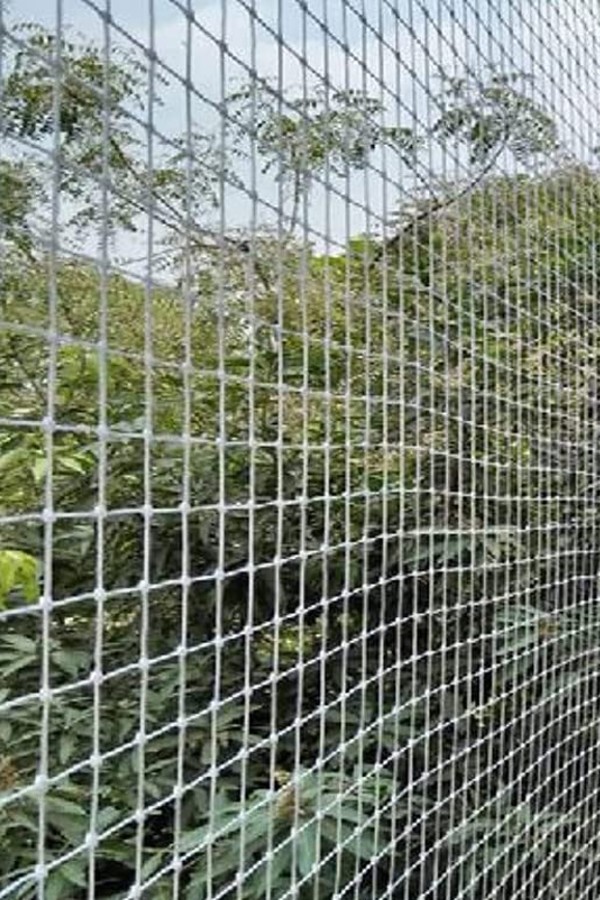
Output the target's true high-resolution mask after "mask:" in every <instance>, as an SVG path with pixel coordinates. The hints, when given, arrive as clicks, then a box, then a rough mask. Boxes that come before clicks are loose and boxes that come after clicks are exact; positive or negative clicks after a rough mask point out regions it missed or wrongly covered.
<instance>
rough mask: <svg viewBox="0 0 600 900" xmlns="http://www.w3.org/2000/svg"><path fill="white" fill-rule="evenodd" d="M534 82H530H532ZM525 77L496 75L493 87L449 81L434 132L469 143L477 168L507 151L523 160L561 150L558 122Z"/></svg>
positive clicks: (472, 160) (458, 79)
mask: <svg viewBox="0 0 600 900" xmlns="http://www.w3.org/2000/svg"><path fill="white" fill-rule="evenodd" d="M529 80H530V79H529ZM527 82H528V79H525V78H524V77H523V76H522V75H519V74H513V75H504V74H502V75H493V76H491V78H490V80H489V82H486V83H483V84H482V83H481V82H479V81H477V82H475V81H472V80H469V79H466V78H453V79H450V83H449V86H448V88H447V90H446V94H445V98H444V99H445V103H444V111H443V113H442V115H441V116H440V117H439V119H438V121H437V122H436V123H435V126H434V129H433V130H434V133H436V134H439V135H440V136H441V137H442V138H445V139H455V140H458V141H459V142H461V143H463V144H465V145H466V146H467V148H468V150H469V157H470V161H471V162H472V163H480V164H481V163H489V161H490V159H491V158H493V157H494V156H497V155H498V153H500V152H501V151H503V150H506V151H508V152H509V153H512V154H513V156H514V157H515V158H516V159H517V160H518V161H523V160H529V161H530V160H531V159H532V157H535V155H536V154H540V153H542V154H545V155H546V156H548V155H550V154H551V153H552V151H554V150H556V149H557V148H558V139H557V130H556V123H555V122H554V120H553V118H552V116H550V115H549V114H548V113H547V112H546V110H544V109H543V108H542V107H541V106H540V104H539V103H537V102H536V101H535V100H534V99H532V98H531V97H529V96H527V87H528V84H527Z"/></svg>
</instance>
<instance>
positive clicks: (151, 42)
mask: <svg viewBox="0 0 600 900" xmlns="http://www.w3.org/2000/svg"><path fill="white" fill-rule="evenodd" d="M0 2H2V0H0ZM58 10H60V15H61V17H62V22H63V23H64V25H67V24H68V25H69V26H71V27H72V28H73V30H74V31H75V32H80V33H82V34H84V35H85V36H86V37H87V38H91V39H94V40H97V41H98V42H99V43H102V41H103V40H104V36H105V31H104V30H103V27H104V26H103V21H104V20H103V15H104V14H105V12H106V11H107V10H110V14H111V16H112V21H113V23H114V26H113V27H112V28H111V40H112V41H113V43H114V44H115V45H117V44H118V45H120V46H122V47H129V48H130V49H134V48H136V47H137V48H138V49H139V48H144V47H150V46H153V47H154V50H155V52H156V59H157V61H158V63H157V66H158V69H157V71H159V72H162V74H163V75H164V76H165V78H166V79H167V80H168V81H169V84H168V85H163V84H161V85H159V86H158V90H159V92H160V95H161V99H162V105H161V107H160V108H157V110H156V114H155V123H156V127H157V128H158V129H159V130H160V131H161V132H163V133H164V134H167V135H173V136H175V135H177V134H181V133H183V131H184V129H185V122H186V117H185V112H186V93H187V92H188V91H191V94H192V97H191V99H192V102H191V107H192V116H193V118H194V121H195V123H196V125H197V127H199V128H201V129H203V130H206V131H211V130H213V129H214V128H216V127H217V126H218V116H217V114H216V112H215V104H216V103H218V102H219V100H220V99H221V97H222V93H223V86H224V85H225V86H226V89H227V88H232V87H235V86H236V85H238V84H240V83H243V82H245V81H247V80H248V77H249V75H251V74H252V73H255V75H256V76H257V77H259V78H266V79H271V80H272V83H273V84H276V85H279V86H281V88H282V89H286V90H293V89H301V88H302V85H303V84H305V85H306V87H307V89H308V90H309V91H310V89H311V88H314V87H315V86H316V85H318V84H319V83H322V81H323V78H324V77H325V78H327V79H328V80H329V82H330V83H331V84H332V85H334V86H338V87H340V88H348V87H352V88H358V89H361V90H365V91H367V92H369V93H370V94H372V95H373V96H375V97H378V98H380V99H381V100H382V101H383V103H384V104H385V106H386V108H387V116H388V119H387V121H388V122H390V123H391V122H394V123H400V124H406V125H408V124H411V123H414V122H415V121H418V122H421V123H427V122H428V121H431V120H432V118H433V117H434V115H435V112H436V102H437V98H439V95H440V87H441V84H442V76H443V75H444V74H446V75H452V76H461V75H464V74H465V73H466V72H469V73H471V74H472V75H475V76H476V77H481V78H484V77H485V76H486V74H489V72H490V71H494V72H499V71H504V72H512V71H516V70H519V71H524V72H527V73H529V74H531V75H532V76H533V78H532V86H531V88H530V90H531V91H532V92H533V96H534V97H535V98H536V99H537V100H538V101H539V102H541V103H542V104H543V105H544V106H545V108H547V109H548V110H550V111H551V112H552V114H553V115H554V117H555V118H556V120H557V122H558V125H559V130H560V134H561V138H562V139H563V141H564V143H565V144H566V145H567V146H568V148H569V149H570V150H571V151H572V152H573V153H574V154H575V155H576V156H578V157H579V158H582V159H589V158H590V153H591V149H592V148H593V147H595V146H596V145H597V144H600V116H599V112H600V17H599V16H598V15H597V0H305V2H304V3H301V2H300V0H12V4H11V13H12V15H11V18H12V19H13V20H15V19H19V20H31V21H36V22H40V23H42V24H44V25H47V26H48V27H50V28H55V27H56V21H57V11H58ZM190 12H191V13H193V18H192V17H191V16H189V15H188V14H189V13H190ZM223 47H224V48H225V50H224V52H222V48H223ZM188 51H189V53H188ZM188 58H189V60H190V62H191V84H189V85H187V86H186V83H185V79H186V61H187V60H188ZM397 162H398V161H397V160H395V159H389V157H387V167H388V169H389V171H388V172H386V173H384V174H383V175H382V174H381V173H378V172H376V171H370V172H368V173H367V174H366V175H365V174H356V175H355V176H354V177H353V178H352V179H351V181H350V183H349V184H346V185H338V186H337V187H338V191H339V194H340V195H341V196H338V195H336V194H335V192H332V191H331V190H330V191H327V190H325V189H319V186H318V185H317V186H316V187H315V188H314V189H313V192H312V195H311V202H310V211H309V218H310V226H311V228H312V229H314V232H315V233H316V234H320V235H322V236H325V235H326V234H329V236H330V237H332V238H333V240H334V241H343V240H344V236H345V232H346V230H347V222H348V221H349V223H350V226H349V230H350V232H351V233H360V232H363V231H364V230H365V229H369V230H374V231H377V230H381V227H382V224H383V216H384V213H390V212H392V211H393V210H394V209H395V208H397V206H398V204H399V203H400V202H401V200H402V196H401V194H402V191H401V190H400V188H399V183H400V182H401V181H402V179H403V178H404V177H407V176H405V175H403V172H402V169H401V167H400V166H399V165H397ZM433 162H434V163H435V160H434V161H433ZM457 165H460V163H457ZM374 168H375V167H374ZM377 168H379V166H377ZM390 173H391V174H390ZM242 174H244V173H242ZM449 174H452V173H451V172H450V173H449ZM386 175H387V177H386ZM407 183H408V182H407ZM394 185H395V186H394ZM257 190H258V193H259V195H260V196H261V197H262V198H264V199H266V200H267V202H268V203H273V204H275V205H276V204H277V193H276V188H275V186H274V185H273V183H272V180H271V179H269V178H266V177H259V179H258V182H257ZM344 194H349V195H350V196H351V199H352V201H353V203H352V205H351V208H348V204H347V203H346V202H345V198H344ZM367 211H368V212H367ZM249 214H250V204H249V201H248V198H247V197H245V196H244V194H243V193H240V192H239V191H238V192H236V191H230V192H229V193H228V195H227V199H226V209H225V213H224V215H225V220H226V222H227V224H232V225H239V226H243V225H244V224H245V223H247V221H248V217H249ZM265 215H266V216H267V218H268V213H265ZM140 247H141V245H140ZM140 247H137V246H136V241H135V239H133V238H131V237H128V238H127V239H126V243H125V245H123V246H122V247H120V252H121V255H122V257H123V258H133V257H136V254H137V253H138V251H139V249H140Z"/></svg>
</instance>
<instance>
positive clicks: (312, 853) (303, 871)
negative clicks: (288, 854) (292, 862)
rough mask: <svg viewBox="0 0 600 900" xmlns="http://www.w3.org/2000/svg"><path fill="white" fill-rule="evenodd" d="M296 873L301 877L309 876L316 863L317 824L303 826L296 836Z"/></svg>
mask: <svg viewBox="0 0 600 900" xmlns="http://www.w3.org/2000/svg"><path fill="white" fill-rule="evenodd" d="M296 848H297V857H296V858H297V863H298V871H299V873H300V875H301V876H302V877H306V876H308V875H310V874H311V872H312V871H313V868H314V866H315V863H316V852H317V824H316V823H314V822H311V823H310V824H308V825H305V826H304V827H303V828H302V830H301V831H299V832H298V834H297V835H296Z"/></svg>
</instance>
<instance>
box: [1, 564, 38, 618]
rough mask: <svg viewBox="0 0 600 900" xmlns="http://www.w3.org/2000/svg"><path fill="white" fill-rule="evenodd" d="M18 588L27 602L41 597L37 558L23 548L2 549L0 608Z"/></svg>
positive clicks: (4, 605)
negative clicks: (22, 549)
mask: <svg viewBox="0 0 600 900" xmlns="http://www.w3.org/2000/svg"><path fill="white" fill-rule="evenodd" d="M16 590H20V591H21V593H22V595H23V599H24V600H25V601H26V602H27V603H34V602H35V601H36V600H38V599H39V585H38V564H37V560H36V559H35V558H34V557H33V556H31V555H30V554H29V553H24V552H23V551H21V550H0V609H4V608H5V607H6V602H7V600H8V597H9V595H10V594H11V593H12V592H13V591H16Z"/></svg>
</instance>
